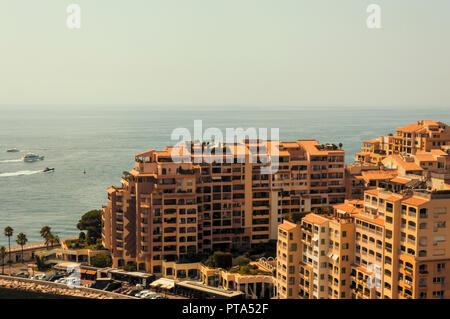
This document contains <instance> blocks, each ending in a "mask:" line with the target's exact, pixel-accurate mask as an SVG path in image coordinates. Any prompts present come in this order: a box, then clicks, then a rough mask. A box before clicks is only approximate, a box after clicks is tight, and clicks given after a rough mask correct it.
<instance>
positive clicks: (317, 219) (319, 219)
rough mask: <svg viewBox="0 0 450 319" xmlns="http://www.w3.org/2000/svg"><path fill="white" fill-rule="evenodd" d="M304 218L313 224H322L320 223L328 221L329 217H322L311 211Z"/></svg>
mask: <svg viewBox="0 0 450 319" xmlns="http://www.w3.org/2000/svg"><path fill="white" fill-rule="evenodd" d="M303 220H304V221H306V222H308V223H311V224H319V225H320V224H323V223H325V222H327V221H328V218H325V217H322V216H320V215H317V214H314V213H311V214H308V215H306V216H305V217H303Z"/></svg>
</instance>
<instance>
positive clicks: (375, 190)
mask: <svg viewBox="0 0 450 319" xmlns="http://www.w3.org/2000/svg"><path fill="white" fill-rule="evenodd" d="M364 193H365V194H370V195H375V196H378V188H372V189H368V190H366V191H365V192H364Z"/></svg>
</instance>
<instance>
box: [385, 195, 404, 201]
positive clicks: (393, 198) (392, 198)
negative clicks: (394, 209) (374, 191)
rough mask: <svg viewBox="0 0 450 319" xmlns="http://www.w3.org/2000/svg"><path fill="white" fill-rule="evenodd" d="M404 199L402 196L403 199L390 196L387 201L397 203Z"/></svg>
mask: <svg viewBox="0 0 450 319" xmlns="http://www.w3.org/2000/svg"><path fill="white" fill-rule="evenodd" d="M402 198H403V196H401V197H398V196H389V197H388V198H386V200H387V201H388V202H396V201H399V200H401V199H402Z"/></svg>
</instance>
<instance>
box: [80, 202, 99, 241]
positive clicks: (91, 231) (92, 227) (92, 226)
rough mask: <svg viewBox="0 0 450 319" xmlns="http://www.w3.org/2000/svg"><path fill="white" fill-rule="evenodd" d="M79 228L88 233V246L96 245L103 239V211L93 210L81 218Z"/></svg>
mask: <svg viewBox="0 0 450 319" xmlns="http://www.w3.org/2000/svg"><path fill="white" fill-rule="evenodd" d="M77 228H78V229H79V230H86V231H87V243H88V245H92V244H95V243H96V242H97V239H99V238H101V237H102V211H101V210H99V209H96V210H91V211H89V212H87V213H86V214H84V215H83V216H81V219H80V221H79V222H78V224H77Z"/></svg>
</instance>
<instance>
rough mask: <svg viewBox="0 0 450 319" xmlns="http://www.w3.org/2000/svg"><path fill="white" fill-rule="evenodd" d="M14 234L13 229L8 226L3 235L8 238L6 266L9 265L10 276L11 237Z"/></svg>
mask: <svg viewBox="0 0 450 319" xmlns="http://www.w3.org/2000/svg"><path fill="white" fill-rule="evenodd" d="M13 233H14V229H12V227H10V226H6V228H5V230H4V234H5V236H6V237H8V264H9V274H11V262H12V261H11V237H12V235H13Z"/></svg>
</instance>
